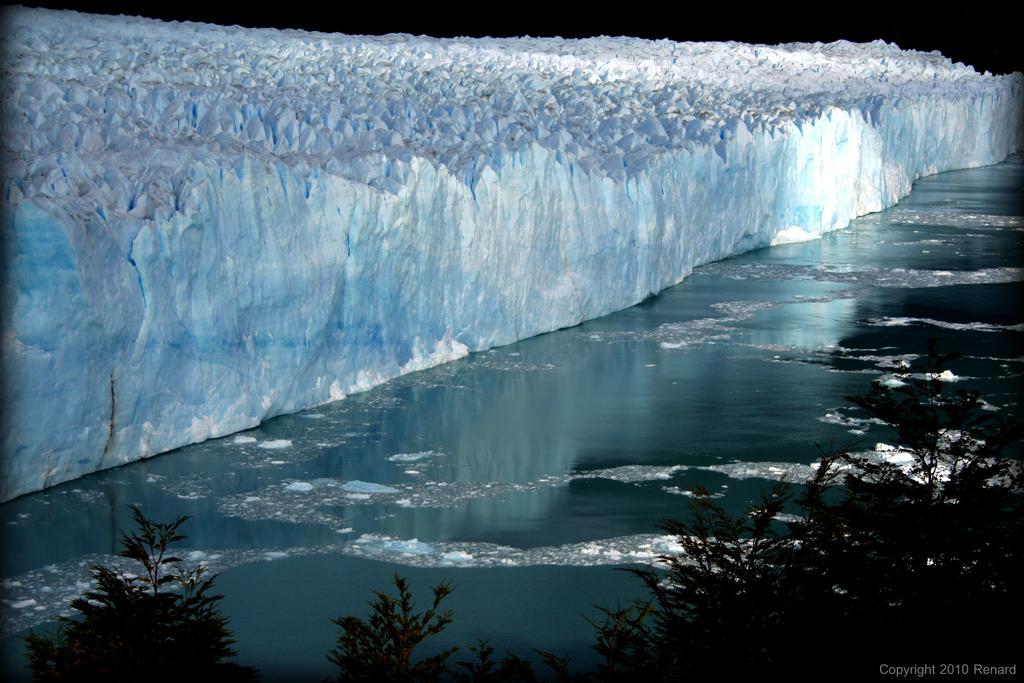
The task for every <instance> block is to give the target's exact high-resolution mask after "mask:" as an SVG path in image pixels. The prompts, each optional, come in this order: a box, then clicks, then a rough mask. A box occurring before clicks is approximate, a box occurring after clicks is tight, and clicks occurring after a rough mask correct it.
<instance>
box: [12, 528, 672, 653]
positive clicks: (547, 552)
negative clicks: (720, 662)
mask: <svg viewBox="0 0 1024 683" xmlns="http://www.w3.org/2000/svg"><path fill="white" fill-rule="evenodd" d="M348 531H351V529H349V530H348ZM178 552H179V553H182V554H183V555H184V556H185V557H186V558H187V559H188V560H189V561H190V562H201V563H202V564H203V565H204V566H206V567H207V570H208V571H210V572H212V573H220V572H223V571H225V570H227V569H230V568H232V567H238V566H241V565H245V564H250V563H253V562H269V561H275V560H283V559H286V558H299V557H306V556H313V555H331V554H342V555H349V556H355V557H363V558H368V559H375V560H385V561H388V562H395V563H400V564H405V565H410V566H417V567H525V566H533V565H563V566H566V565H568V566H596V565H615V564H629V563H649V562H654V561H655V560H656V559H657V557H658V556H659V555H665V554H679V553H681V552H682V547H681V546H680V545H679V544H678V541H677V539H675V538H674V537H671V536H665V535H653V534H637V535H632V536H620V537H614V538H605V539H596V540H591V541H582V542H577V543H569V544H566V545H560V546H541V547H534V548H513V547H509V546H503V545H497V544H494V543H480V542H461V541H431V542H425V541H421V540H419V539H416V538H412V539H401V538H395V537H392V536H385V535H380V534H363V535H361V536H359V537H358V538H357V539H355V540H352V541H346V542H342V543H336V544H328V545H320V546H312V547H289V548H278V549H219V550H179V551H178ZM93 564H103V565H104V566H108V567H115V568H119V569H121V570H122V571H130V570H131V568H132V567H133V566H134V565H132V563H131V562H129V561H127V560H125V559H124V558H120V557H117V556H113V555H87V556H83V557H80V558H76V559H74V560H69V561H67V562H64V563H62V564H60V565H49V566H47V567H44V568H41V569H35V570H32V571H30V572H27V573H26V574H22V575H20V576H17V577H8V578H7V579H5V580H4V581H3V582H2V583H0V604H3V605H4V606H5V607H9V608H11V609H4V610H2V612H0V635H2V636H5V637H8V636H11V635H13V634H15V633H17V632H19V631H24V630H26V629H28V628H31V627H34V626H37V625H39V624H42V623H44V622H47V621H52V620H53V619H54V618H55V617H56V616H58V615H60V614H62V613H65V612H67V610H68V606H69V605H70V603H71V600H73V599H74V598H76V597H78V596H79V595H80V594H81V592H82V591H83V590H87V589H89V588H90V587H91V586H92V581H91V578H90V574H89V572H90V568H91V567H92V565H93ZM30 607H31V608H32V609H28V608H30Z"/></svg>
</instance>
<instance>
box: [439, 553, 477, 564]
mask: <svg viewBox="0 0 1024 683" xmlns="http://www.w3.org/2000/svg"><path fill="white" fill-rule="evenodd" d="M441 559H442V560H444V561H446V562H454V563H456V564H460V563H463V562H472V561H473V556H472V555H471V554H469V553H467V552H466V551H465V550H449V551H448V552H446V553H441Z"/></svg>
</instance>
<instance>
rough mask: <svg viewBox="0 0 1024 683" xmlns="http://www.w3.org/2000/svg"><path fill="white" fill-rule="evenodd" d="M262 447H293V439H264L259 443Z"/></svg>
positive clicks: (269, 448) (271, 448) (278, 448)
mask: <svg viewBox="0 0 1024 683" xmlns="http://www.w3.org/2000/svg"><path fill="white" fill-rule="evenodd" d="M259 447H260V448H266V449H268V450H280V449H282V448H291V447H292V440H291V439H273V440H271V441H263V442H261V443H260V445H259Z"/></svg>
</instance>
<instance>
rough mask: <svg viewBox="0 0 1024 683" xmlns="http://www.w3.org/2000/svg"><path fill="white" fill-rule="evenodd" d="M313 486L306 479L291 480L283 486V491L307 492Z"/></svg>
mask: <svg viewBox="0 0 1024 683" xmlns="http://www.w3.org/2000/svg"><path fill="white" fill-rule="evenodd" d="M314 488H315V487H314V486H313V485H312V484H310V483H309V482H308V481H293V482H292V483H291V484H288V485H287V486H285V487H284V490H285V491H298V492H299V493H308V492H309V491H312V490H313V489H314ZM257 500H259V499H258V498H257Z"/></svg>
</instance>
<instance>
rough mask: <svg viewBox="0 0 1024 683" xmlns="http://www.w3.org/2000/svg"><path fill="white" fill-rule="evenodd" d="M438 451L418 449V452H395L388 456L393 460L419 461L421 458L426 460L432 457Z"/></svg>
mask: <svg viewBox="0 0 1024 683" xmlns="http://www.w3.org/2000/svg"><path fill="white" fill-rule="evenodd" d="M435 455H437V454H436V453H434V451H418V452H416V453H395V454H394V455H392V456H390V457H388V460H390V461H391V462H417V461H419V460H426V459H427V458H432V457H434V456H435Z"/></svg>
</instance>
